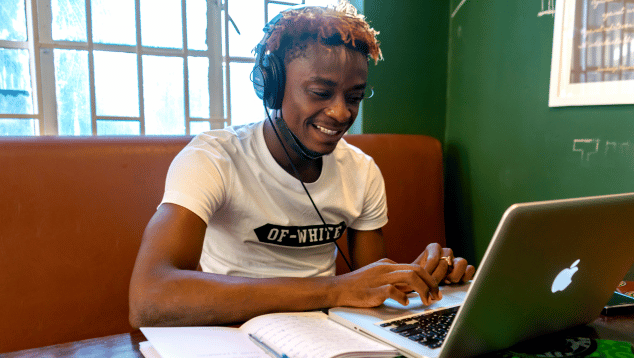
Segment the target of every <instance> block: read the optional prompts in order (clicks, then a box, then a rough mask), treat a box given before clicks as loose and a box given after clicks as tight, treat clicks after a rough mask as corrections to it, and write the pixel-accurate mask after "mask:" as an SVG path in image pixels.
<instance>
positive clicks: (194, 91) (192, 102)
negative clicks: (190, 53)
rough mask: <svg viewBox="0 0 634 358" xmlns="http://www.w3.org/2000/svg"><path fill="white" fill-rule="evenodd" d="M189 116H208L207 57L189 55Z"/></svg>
mask: <svg viewBox="0 0 634 358" xmlns="http://www.w3.org/2000/svg"><path fill="white" fill-rule="evenodd" d="M187 64H188V66H189V67H188V70H189V116H190V117H192V118H209V59H208V58H207V57H189V58H188V59H187Z"/></svg>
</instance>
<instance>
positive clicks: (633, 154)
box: [444, 0, 634, 262]
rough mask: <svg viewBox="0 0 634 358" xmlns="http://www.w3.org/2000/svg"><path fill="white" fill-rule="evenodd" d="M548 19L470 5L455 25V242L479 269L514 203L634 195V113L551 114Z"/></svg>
mask: <svg viewBox="0 0 634 358" xmlns="http://www.w3.org/2000/svg"><path fill="white" fill-rule="evenodd" d="M559 1H562V0H559ZM459 3H460V0H451V4H450V12H453V11H454V9H455V8H456V7H457V6H458V4H459ZM540 10H541V3H540V1H539V0H530V1H528V0H487V1H475V0H467V1H466V2H465V3H464V5H463V6H462V7H461V8H460V10H459V11H458V12H457V13H456V16H455V17H454V18H452V19H450V26H449V65H448V84H447V87H448V88H447V117H446V118H447V120H446V121H447V126H446V133H445V144H444V145H445V159H446V175H447V177H446V197H447V199H446V203H447V205H446V210H447V212H446V220H447V234H448V242H449V244H450V245H452V247H454V248H455V249H458V250H459V251H461V252H462V253H464V254H465V256H466V257H467V258H469V259H470V260H471V261H473V262H479V260H480V259H481V258H482V256H483V254H484V251H485V249H486V247H487V245H488V243H489V241H490V238H491V236H492V234H493V232H494V231H495V228H496V226H497V223H498V221H499V220H500V218H501V216H502V214H503V212H504V211H505V210H506V208H507V207H508V206H509V205H511V204H513V203H516V202H526V201H536V200H545V199H558V198H568V197H577V196H588V195H600V194H611V193H619V192H630V191H634V106H632V105H621V106H584V107H566V108H549V107H548V92H549V82H550V65H551V52H552V41H553V26H554V19H553V17H552V16H550V15H548V16H543V17H538V16H537V14H538V12H539V11H540ZM579 139H583V140H588V139H589V140H593V142H590V143H583V142H579V143H577V144H575V140H579ZM597 145H598V147H597ZM575 149H577V150H575ZM581 150H583V152H582V151H581ZM526 239H527V240H530V238H526Z"/></svg>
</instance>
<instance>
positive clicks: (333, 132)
mask: <svg viewBox="0 0 634 358" xmlns="http://www.w3.org/2000/svg"><path fill="white" fill-rule="evenodd" d="M315 127H317V128H318V129H319V130H320V131H322V132H323V133H326V134H328V135H335V134H337V131H331V130H330V129H326V128H324V127H320V126H315Z"/></svg>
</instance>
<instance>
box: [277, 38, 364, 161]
mask: <svg viewBox="0 0 634 358" xmlns="http://www.w3.org/2000/svg"><path fill="white" fill-rule="evenodd" d="M285 67H286V86H285V89H284V99H283V101H282V115H283V117H284V120H285V122H286V124H287V125H288V127H289V129H290V130H291V131H292V132H293V133H294V134H295V135H296V136H297V138H299V140H300V141H301V143H302V144H303V145H304V146H306V147H307V148H308V149H310V150H312V151H315V152H318V153H322V154H329V153H331V152H332V151H333V150H334V149H335V147H336V146H337V143H338V142H339V140H340V139H341V137H342V136H343V134H344V133H345V132H346V131H347V130H348V129H349V128H350V126H351V125H352V123H353V122H354V120H355V118H356V117H357V114H358V113H359V105H360V103H361V100H362V99H363V96H364V93H365V88H366V81H367V77H368V62H367V57H366V56H364V55H363V54H362V53H360V52H357V51H354V50H351V49H349V48H347V47H345V46H326V45H317V44H313V45H309V48H308V49H307V51H306V54H305V55H304V56H300V57H297V58H295V59H293V60H291V61H290V62H289V63H288V64H286V66H285Z"/></svg>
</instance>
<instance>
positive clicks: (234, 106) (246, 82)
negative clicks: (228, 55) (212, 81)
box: [230, 63, 265, 125]
mask: <svg viewBox="0 0 634 358" xmlns="http://www.w3.org/2000/svg"><path fill="white" fill-rule="evenodd" d="M230 66H231V67H230V70H231V125H236V124H245V123H251V122H257V121H261V120H262V119H263V118H264V116H265V112H264V105H263V104H262V100H261V99H259V98H258V96H257V95H256V94H255V90H253V83H252V82H251V80H250V77H249V76H250V74H251V71H252V70H253V64H252V63H231V64H230Z"/></svg>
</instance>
